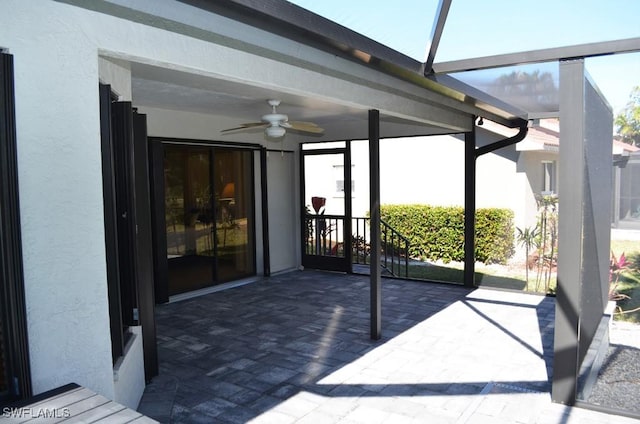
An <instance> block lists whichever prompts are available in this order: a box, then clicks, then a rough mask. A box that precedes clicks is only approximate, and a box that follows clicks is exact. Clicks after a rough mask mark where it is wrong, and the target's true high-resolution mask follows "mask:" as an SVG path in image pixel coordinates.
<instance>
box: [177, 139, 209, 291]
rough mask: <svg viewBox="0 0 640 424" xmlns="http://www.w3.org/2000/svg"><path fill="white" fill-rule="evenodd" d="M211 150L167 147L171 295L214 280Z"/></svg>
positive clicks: (205, 285)
mask: <svg viewBox="0 0 640 424" xmlns="http://www.w3.org/2000/svg"><path fill="white" fill-rule="evenodd" d="M210 169H211V151H210V149H194V148H183V147H167V148H166V150H165V174H164V175H165V219H166V225H167V229H166V231H167V259H168V261H169V295H174V294H178V293H183V292H186V291H192V290H196V289H200V288H203V287H207V286H210V285H211V284H213V281H214V264H215V262H214V249H213V222H212V221H213V220H212V219H211V217H212V210H211V207H212V202H211V197H212V196H211V172H210Z"/></svg>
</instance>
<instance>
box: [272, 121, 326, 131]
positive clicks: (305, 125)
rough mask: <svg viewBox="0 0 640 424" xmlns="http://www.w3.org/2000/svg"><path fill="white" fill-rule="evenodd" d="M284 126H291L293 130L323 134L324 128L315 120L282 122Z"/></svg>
mask: <svg viewBox="0 0 640 424" xmlns="http://www.w3.org/2000/svg"><path fill="white" fill-rule="evenodd" d="M282 126H283V127H287V128H291V129H293V130H297V131H302V132H308V133H313V134H322V133H323V132H324V129H322V128H320V127H319V126H317V125H316V124H314V123H313V122H304V121H288V122H286V123H284V124H282Z"/></svg>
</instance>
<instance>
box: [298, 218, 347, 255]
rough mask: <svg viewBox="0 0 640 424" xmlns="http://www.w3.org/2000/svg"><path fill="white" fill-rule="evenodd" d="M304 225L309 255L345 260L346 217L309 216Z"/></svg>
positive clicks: (306, 250) (306, 248)
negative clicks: (344, 235)
mask: <svg viewBox="0 0 640 424" xmlns="http://www.w3.org/2000/svg"><path fill="white" fill-rule="evenodd" d="M304 223H305V227H304V228H305V234H304V236H305V241H306V242H305V253H306V254H307V255H317V256H330V257H338V258H344V256H345V255H344V244H343V240H342V234H344V216H340V215H307V216H306V217H305V222H304Z"/></svg>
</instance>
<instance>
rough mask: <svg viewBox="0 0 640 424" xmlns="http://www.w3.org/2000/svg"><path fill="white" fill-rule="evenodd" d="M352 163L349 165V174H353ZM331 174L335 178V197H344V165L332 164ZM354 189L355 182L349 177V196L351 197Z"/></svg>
mask: <svg viewBox="0 0 640 424" xmlns="http://www.w3.org/2000/svg"><path fill="white" fill-rule="evenodd" d="M353 168H354V165H351V175H353ZM333 175H334V180H335V187H336V194H335V197H344V191H345V186H344V165H333ZM355 191H356V184H355V181H354V180H353V179H351V197H353V195H354V193H355Z"/></svg>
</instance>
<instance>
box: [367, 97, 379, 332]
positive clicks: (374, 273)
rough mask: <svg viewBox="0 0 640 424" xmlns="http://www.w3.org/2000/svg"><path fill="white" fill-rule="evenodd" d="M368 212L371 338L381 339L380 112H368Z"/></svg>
mask: <svg viewBox="0 0 640 424" xmlns="http://www.w3.org/2000/svg"><path fill="white" fill-rule="evenodd" d="M369 187H370V188H369V193H370V194H369V210H370V214H371V221H370V223H371V227H370V230H371V235H370V238H369V239H370V245H371V262H370V264H369V267H370V274H369V275H370V286H371V298H370V299H371V303H370V304H371V338H372V339H373V340H379V339H380V337H382V319H381V312H382V281H381V278H380V247H381V246H380V111H378V110H370V111H369Z"/></svg>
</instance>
